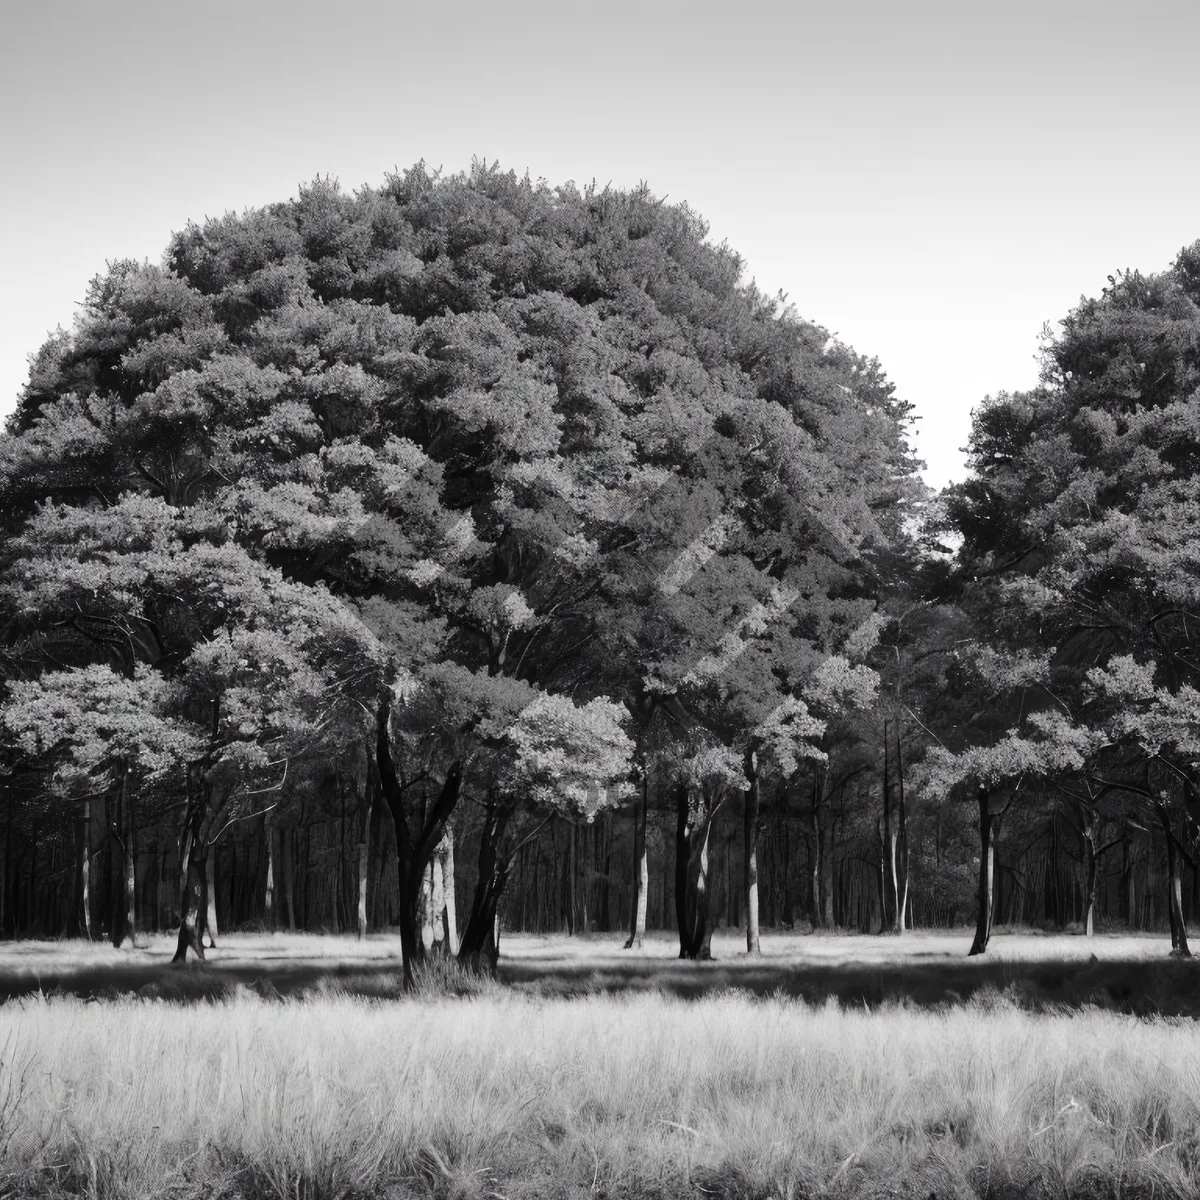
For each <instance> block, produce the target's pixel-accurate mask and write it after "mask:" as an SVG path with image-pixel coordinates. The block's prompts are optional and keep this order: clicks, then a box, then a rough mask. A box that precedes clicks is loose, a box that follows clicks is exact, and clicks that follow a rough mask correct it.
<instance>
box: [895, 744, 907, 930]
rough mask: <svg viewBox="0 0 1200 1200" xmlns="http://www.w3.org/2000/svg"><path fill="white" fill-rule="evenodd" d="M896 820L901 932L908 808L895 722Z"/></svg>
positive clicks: (898, 924) (898, 926) (901, 749)
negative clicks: (905, 800) (905, 799)
mask: <svg viewBox="0 0 1200 1200" xmlns="http://www.w3.org/2000/svg"><path fill="white" fill-rule="evenodd" d="M896 789H897V792H896V799H897V801H898V803H897V808H896V822H897V835H898V841H897V845H898V853H899V863H898V870H899V886H898V889H897V897H898V899H897V904H896V932H897V933H903V932H904V931H905V928H906V926H907V916H908V904H909V901H908V874H909V870H908V869H909V856H908V810H907V808H906V807H905V803H904V747H903V745H902V743H901V741H900V723H899V722H898V721H897V723H896Z"/></svg>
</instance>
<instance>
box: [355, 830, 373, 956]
mask: <svg viewBox="0 0 1200 1200" xmlns="http://www.w3.org/2000/svg"><path fill="white" fill-rule="evenodd" d="M368 849H369V847H368V846H367V843H366V842H359V843H358V914H357V915H358V940H359V941H360V942H361V941H362V939H363V938H365V937H366V936H367V876H368V874H369V873H370V863H371V856H370V854H369V853H368Z"/></svg>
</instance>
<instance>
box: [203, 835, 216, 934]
mask: <svg viewBox="0 0 1200 1200" xmlns="http://www.w3.org/2000/svg"><path fill="white" fill-rule="evenodd" d="M216 859H217V848H216V846H208V847H206V848H205V855H204V930H203V935H202V936H204V937H206V938H207V939H208V948H209V949H210V950H215V949H216V947H217V863H216Z"/></svg>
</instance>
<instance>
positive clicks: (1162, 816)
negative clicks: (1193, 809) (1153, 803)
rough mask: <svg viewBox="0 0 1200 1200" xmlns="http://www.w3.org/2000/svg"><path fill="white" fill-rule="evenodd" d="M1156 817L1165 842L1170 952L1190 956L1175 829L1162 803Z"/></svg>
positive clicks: (1184, 956)
mask: <svg viewBox="0 0 1200 1200" xmlns="http://www.w3.org/2000/svg"><path fill="white" fill-rule="evenodd" d="M1158 819H1159V822H1160V824H1161V825H1162V827H1163V833H1164V834H1165V835H1166V842H1167V917H1168V919H1169V921H1170V926H1171V954H1172V955H1173V956H1174V957H1176V958H1191V956H1192V952H1191V950H1190V949H1189V948H1188V940H1187V926H1186V925H1185V924H1184V920H1183V881H1182V879H1181V878H1180V869H1179V858H1180V855H1179V847H1178V846H1177V845H1176V843H1175V830H1174V828H1173V826H1172V823H1171V817H1170V814H1169V812H1168V811H1167V809H1166V807H1165V806H1163V805H1159V806H1158Z"/></svg>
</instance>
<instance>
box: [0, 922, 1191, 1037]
mask: <svg viewBox="0 0 1200 1200" xmlns="http://www.w3.org/2000/svg"><path fill="white" fill-rule="evenodd" d="M622 942H623V937H622V935H621V934H592V935H589V936H583V937H567V936H565V935H562V936H549V937H541V936H534V935H525V934H521V935H513V936H507V935H506V936H504V937H503V938H502V939H501V959H500V966H499V978H500V981H501V982H502V983H504V984H507V985H509V986H510V987H511V988H513V989H515V990H517V991H521V992H530V993H534V994H537V995H542V996H553V995H561V996H579V995H584V994H590V993H595V992H624V991H647V990H649V991H656V992H662V993H666V994H671V995H676V996H681V997H698V996H703V995H709V994H711V993H714V992H719V991H722V990H724V989H726V988H737V989H742V990H745V991H747V992H750V993H753V994H755V995H758V996H772V995H779V994H782V995H786V996H791V997H794V998H797V999H803V1000H807V1001H809V1002H810V1003H817V1004H820V1003H823V1002H824V1001H825V1000H826V999H828V998H830V997H834V998H836V999H838V1000H839V1001H841V1002H842V1003H843V1004H853V1005H862V1004H868V1005H872V1006H875V1005H878V1004H881V1003H884V1002H887V1001H896V1000H903V1001H905V1002H908V1003H912V1004H916V1005H920V1006H930V1005H942V1004H945V1003H955V1002H958V1001H960V1000H963V999H966V998H969V997H971V996H972V995H974V994H975V993H976V992H978V991H980V990H981V989H986V990H1000V991H1007V992H1008V993H1009V994H1010V995H1013V996H1014V997H1017V998H1019V999H1020V1000H1021V1002H1022V1003H1023V1004H1024V1005H1026V1006H1027V1007H1028V1006H1030V1005H1035V1004H1041V1005H1043V1006H1046V1005H1050V1006H1063V1005H1066V1006H1069V1007H1080V1006H1083V1005H1093V1006H1097V1005H1098V1006H1100V1007H1104V1008H1112V1009H1115V1010H1117V1011H1121V1012H1131V1013H1135V1014H1139V1015H1167V1016H1178V1015H1186V1016H1200V964H1197V963H1194V962H1191V961H1179V960H1175V959H1171V958H1170V957H1169V950H1170V943H1169V941H1168V940H1167V939H1166V938H1165V937H1164V936H1163V935H1161V934H1126V933H1121V934H1098V935H1096V936H1095V937H1093V938H1091V939H1088V938H1084V937H1073V936H1057V937H1053V936H1046V935H1042V934H1037V933H1031V932H1029V931H1013V932H1008V931H1005V930H1003V929H1001V930H999V931H997V932H996V933H995V934H993V937H992V940H991V943H990V946H989V949H988V952H987V954H985V955H982V956H980V957H977V958H967V950H968V948H969V947H970V944H971V936H970V934H969V933H967V932H963V931H954V932H951V933H939V932H928V931H919V932H916V933H908V934H905V935H903V936H902V937H898V938H896V937H875V936H864V935H855V934H829V935H826V934H817V935H801V934H791V933H771V934H764V936H763V939H762V947H763V953H762V955H761V957H758V958H752V957H750V956H748V955H747V954H746V952H745V943H744V941H743V940H742V937H741V935H739V934H738V933H737V932H736V931H735V930H731V931H723V932H719V933H717V934H716V935H715V936H714V937H713V954H714V959H715V961H713V962H683V961H680V960H679V959H678V958H677V957H676V954H677V952H678V943H677V942H676V940H675V937H674V935H673V934H670V933H655V934H653V935H650V936H648V937H647V939H646V942H645V945H644V947H643V949H642V950H641V951H640V952H635V951H631V950H623V949H622V948H621V946H622ZM146 943H147V944H146V945H145V947H144V948H141V949H136V950H133V949H129V948H126V949H123V950H114V949H113V948H112V947H111V946H108V945H106V944H102V943H95V942H67V941H62V942H56V941H43V942H33V941H31V942H16V943H8V944H0V996H9V997H13V996H20V995H27V994H31V993H37V992H42V993H46V994H55V993H61V994H70V995H78V996H83V997H101V998H107V999H111V998H114V997H116V996H118V995H122V994H129V993H134V994H138V995H142V996H147V997H158V998H164V999H170V1000H187V999H217V998H220V997H222V996H225V995H227V994H230V993H231V991H232V990H233V989H235V988H237V987H238V986H239V985H240V986H243V987H248V988H251V989H253V990H256V991H259V992H260V993H262V994H265V995H267V996H269V997H274V996H276V995H282V996H289V995H290V996H304V995H308V994H309V993H311V992H312V991H313V989H314V988H321V987H324V986H327V985H336V986H337V987H338V989H339V990H340V991H342V992H345V993H347V994H350V995H359V996H364V997H387V996H395V995H396V994H397V993H398V991H399V986H400V980H399V966H400V939H399V937H398V936H396V935H392V934H374V935H371V936H369V937H367V938H365V939H364V940H362V941H358V940H356V939H355V938H353V937H348V936H322V935H319V934H285V933H279V934H261V933H260V934H253V933H234V934H230V935H226V936H224V937H222V938H221V939H220V943H219V946H218V948H217V949H215V950H211V951H209V955H208V961H207V962H206V963H204V964H198V963H195V962H194V961H192V960H189V964H188V966H187V967H186V968H184V969H182V970H181V969H179V968H177V967H172V966H171V956H172V954H173V953H174V950H175V941H174V939H173V938H171V937H167V936H165V935H156V936H152V937H150V938H148V939H146ZM438 975H439V979H443V977H444V973H443V972H439V973H438ZM472 990H473V989H472Z"/></svg>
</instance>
